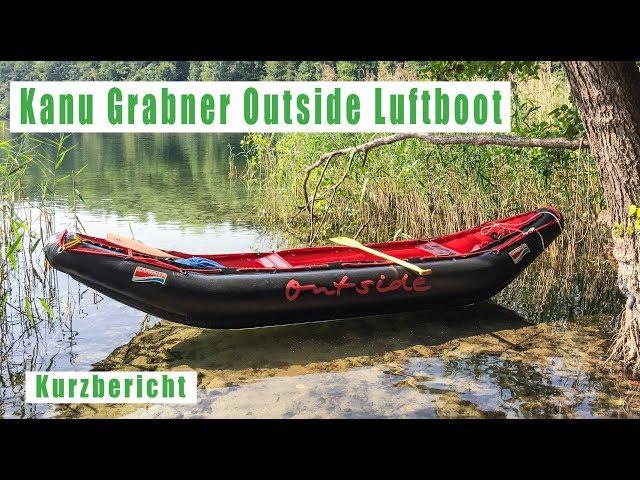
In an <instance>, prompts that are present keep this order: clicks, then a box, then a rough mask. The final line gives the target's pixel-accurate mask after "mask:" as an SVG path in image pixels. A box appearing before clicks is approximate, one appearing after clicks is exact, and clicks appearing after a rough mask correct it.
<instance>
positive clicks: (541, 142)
mask: <svg viewBox="0 0 640 480" xmlns="http://www.w3.org/2000/svg"><path fill="white" fill-rule="evenodd" d="M410 138H415V139H418V140H422V141H424V142H427V143H432V144H434V145H477V146H481V145H497V146H501V147H516V148H531V147H543V148H559V149H564V150H578V149H580V148H589V144H588V143H587V141H586V140H585V139H578V140H571V139H568V138H562V137H560V138H530V137H516V136H514V135H487V134H446V135H444V134H437V133H395V134H393V135H389V136H386V137H379V138H375V139H373V140H370V141H368V142H366V143H362V144H360V145H356V146H355V147H347V148H343V149H341V150H335V151H333V152H328V153H324V154H322V155H321V156H320V158H319V159H318V161H317V162H315V163H314V164H312V165H310V166H309V170H313V169H315V168H317V167H318V166H320V165H322V164H323V163H324V162H326V161H327V160H328V159H330V158H334V157H339V156H341V155H346V154H348V153H351V152H352V151H354V150H355V151H356V152H364V153H367V152H368V151H369V150H371V149H373V148H377V147H382V146H383V145H390V144H392V143H396V142H400V141H402V140H408V139H410Z"/></svg>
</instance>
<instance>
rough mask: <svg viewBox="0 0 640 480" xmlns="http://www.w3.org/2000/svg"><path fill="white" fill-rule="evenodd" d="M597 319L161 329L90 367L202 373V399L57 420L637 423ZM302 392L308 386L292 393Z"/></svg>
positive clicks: (74, 408) (435, 317)
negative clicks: (373, 419)
mask: <svg viewBox="0 0 640 480" xmlns="http://www.w3.org/2000/svg"><path fill="white" fill-rule="evenodd" d="M602 320H603V319H602V318H598V317H592V318H590V319H585V321H583V322H578V323H575V324H571V325H570V326H569V327H566V326H560V325H555V324H538V325H533V324H529V323H527V322H526V321H524V320H523V319H522V318H521V317H519V316H518V315H517V314H515V313H514V312H512V311H510V310H507V309H505V308H502V307H499V306H497V305H495V304H492V303H484V304H480V305H476V306H473V307H466V308H458V309H453V310H443V311H425V312H413V313H407V314H399V315H386V316H378V317H367V318H357V319H352V320H341V321H331V322H323V323H313V324H302V325H292V326H285V327H274V328H261V329H247V330H200V329H197V328H190V327H184V326H180V325H176V324H172V323H169V322H164V321H163V322H160V323H159V324H157V325H155V326H154V327H152V328H150V329H148V330H146V331H144V332H142V333H140V334H138V335H137V336H136V337H134V338H133V339H132V340H131V341H130V342H129V343H128V344H126V345H123V346H121V347H119V348H117V349H115V350H114V351H113V352H112V353H111V354H110V355H109V356H108V357H107V358H105V359H104V360H102V361H101V362H99V363H97V364H96V365H95V366H94V367H95V369H96V370H158V371H161V370H184V369H193V370H196V371H197V372H198V386H199V389H200V390H199V402H198V404H196V405H189V406H178V405H175V406H171V405H153V406H140V405H71V406H62V407H60V408H59V409H58V414H59V415H61V416H65V417H122V416H127V417H142V418H149V417H152V418H165V417H167V418H182V417H185V418H191V417H212V418H228V417H247V416H249V417H255V418H264V417H269V418H283V417H447V418H450V417H477V418H494V417H594V416H595V417H636V416H640V399H639V395H638V393H639V392H638V384H637V383H636V382H633V381H632V380H630V379H628V378H626V377H625V376H624V373H623V372H622V371H621V370H620V369H618V368H617V367H615V366H614V365H610V364H607V363H606V362H605V359H606V358H607V347H608V341H607V338H608V337H607V332H606V331H603V327H602V325H603V321H602ZM300 385H304V388H299V386H300Z"/></svg>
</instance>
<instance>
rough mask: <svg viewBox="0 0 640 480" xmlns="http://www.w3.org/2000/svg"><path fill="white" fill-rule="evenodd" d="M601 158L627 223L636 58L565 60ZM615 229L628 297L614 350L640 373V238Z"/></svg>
mask: <svg viewBox="0 0 640 480" xmlns="http://www.w3.org/2000/svg"><path fill="white" fill-rule="evenodd" d="M563 66H564V70H565V72H566V74H567V77H568V80H569V85H570V86H571V91H572V93H573V96H574V98H575V100H576V105H577V107H578V110H579V112H580V116H581V118H582V122H583V124H584V127H585V129H586V132H587V138H588V141H589V146H590V147H591V153H592V155H593V156H594V157H595V159H596V161H597V162H598V169H599V172H600V181H601V183H602V188H603V190H604V195H605V199H606V201H607V204H608V207H609V211H610V213H611V219H612V221H613V222H621V223H623V224H626V222H627V221H628V220H629V214H628V209H629V205H632V204H633V205H640V71H639V70H638V67H637V66H636V64H635V63H634V62H563ZM638 235H639V234H638V233H626V234H624V235H622V236H620V235H613V246H614V251H613V253H614V256H615V258H616V260H617V261H618V286H619V287H620V289H621V290H622V292H623V293H624V295H625V296H626V298H627V301H626V304H625V308H624V310H623V312H622V313H621V315H620V323H619V330H618V332H617V333H616V337H615V339H614V342H613V346H612V351H611V355H612V358H615V359H618V360H620V361H622V362H623V364H624V365H625V366H626V367H628V368H630V369H631V370H632V371H633V372H634V373H636V374H637V373H640V239H639V238H638Z"/></svg>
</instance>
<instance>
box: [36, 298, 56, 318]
mask: <svg viewBox="0 0 640 480" xmlns="http://www.w3.org/2000/svg"><path fill="white" fill-rule="evenodd" d="M38 301H39V302H40V305H41V306H42V309H43V310H44V311H45V312H47V315H49V316H50V317H53V310H52V309H51V305H49V302H48V301H47V299H46V298H39V299H38Z"/></svg>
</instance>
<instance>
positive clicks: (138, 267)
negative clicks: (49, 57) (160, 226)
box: [45, 207, 563, 328]
mask: <svg viewBox="0 0 640 480" xmlns="http://www.w3.org/2000/svg"><path fill="white" fill-rule="evenodd" d="M562 226H563V225H562V217H561V215H560V213H559V212H558V211H557V210H555V209H553V208H551V207H547V208H541V209H538V210H535V211H532V212H528V213H524V214H520V215H516V216H513V217H509V218H503V219H500V220H496V221H493V222H487V223H485V224H483V225H480V226H478V227H475V228H472V229H469V230H464V231H461V232H458V233H454V234H452V235H446V236H442V237H437V238H431V239H427V240H410V241H401V242H389V243H380V244H369V245H368V246H369V247H371V248H373V249H375V250H378V251H381V252H384V253H386V254H388V255H392V256H394V257H397V258H401V259H404V260H406V261H408V262H410V263H414V264H416V265H418V266H419V267H421V268H424V269H431V271H432V273H431V274H430V275H427V276H419V275H417V274H415V273H414V272H413V271H411V270H408V269H406V268H404V267H402V266H399V265H396V264H394V263H389V262H387V261H385V260H381V259H380V258H379V257H376V256H372V255H370V254H368V253H366V252H363V251H362V250H358V249H355V248H350V247H342V246H326V247H313V248H300V249H293V250H284V251H278V252H267V253H239V254H220V255H200V254H198V257H204V258H207V259H210V260H213V261H215V262H216V263H217V264H219V265H220V266H221V268H213V269H211V268H210V269H197V268H185V267H184V266H181V265H179V264H177V263H176V262H175V261H173V260H175V259H173V260H172V259H162V258H154V257H151V256H147V255H144V254H142V253H140V252H137V251H132V250H125V249H123V248H122V247H119V246H118V245H116V244H113V243H111V242H109V241H108V240H106V239H102V238H98V237H92V236H89V235H80V236H78V235H74V234H72V233H69V232H63V233H61V234H59V235H58V236H57V237H56V239H55V241H53V242H51V243H49V244H48V245H47V246H46V249H45V254H46V257H47V260H48V261H49V262H50V264H51V265H52V266H53V267H54V268H56V269H58V270H60V271H62V272H66V273H68V274H69V275H71V276H72V277H73V278H75V279H76V280H78V281H79V282H82V283H84V284H85V285H87V286H89V287H91V288H93V289H95V290H97V291H98V292H100V293H102V294H104V295H107V296H109V297H111V298H114V299H116V300H118V301H120V302H122V303H124V304H126V305H129V306H131V307H134V308H137V309H139V310H142V311H144V312H147V313H150V314H152V315H155V316H158V317H161V318H164V319H167V320H172V321H175V322H179V323H183V324H186V325H194V326H198V327H207V328H246V327H260V326H271V325H282V324H289V323H301V322H309V321H316V320H327V319H333V318H345V317H354V316H364V315H372V314H381V313H393V312H399V311H408V310H416V309H421V308H427V307H434V306H438V307H440V306H460V305H468V304H472V303H476V302H480V301H483V300H486V299H488V298H490V297H491V296H493V295H495V294H496V293H498V292H499V291H500V290H502V289H503V288H504V287H506V286H507V285H508V284H509V283H510V282H511V281H513V279H514V278H515V277H516V276H517V275H518V274H519V273H520V272H521V271H522V270H523V269H524V268H525V267H526V266H527V265H529V264H530V263H531V262H532V261H533V260H534V259H535V258H536V257H537V256H538V255H540V253H541V252H542V251H543V250H544V249H545V248H546V247H547V246H548V245H549V244H550V243H551V242H552V241H553V240H554V239H555V238H556V237H557V236H558V235H559V234H560V232H561V231H562ZM168 253H170V254H172V255H175V256H176V257H181V258H189V257H192V255H190V254H186V253H182V252H177V251H169V252H168Z"/></svg>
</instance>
